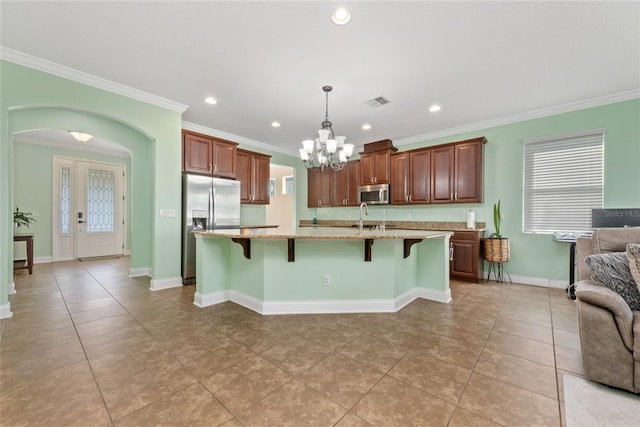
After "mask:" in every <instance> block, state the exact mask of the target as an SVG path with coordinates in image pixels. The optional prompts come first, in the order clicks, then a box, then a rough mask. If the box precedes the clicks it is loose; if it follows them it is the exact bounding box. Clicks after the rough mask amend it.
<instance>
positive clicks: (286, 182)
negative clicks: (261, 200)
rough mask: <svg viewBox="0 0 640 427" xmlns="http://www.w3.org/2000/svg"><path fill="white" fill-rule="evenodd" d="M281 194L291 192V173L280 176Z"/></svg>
mask: <svg viewBox="0 0 640 427" xmlns="http://www.w3.org/2000/svg"><path fill="white" fill-rule="evenodd" d="M282 194H293V175H290V176H285V177H283V178H282Z"/></svg>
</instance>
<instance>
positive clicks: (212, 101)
mask: <svg viewBox="0 0 640 427" xmlns="http://www.w3.org/2000/svg"><path fill="white" fill-rule="evenodd" d="M204 102H206V103H207V104H209V105H215V104H217V103H218V101H216V99H215V98H214V97H212V96H207V97H206V98H205V99H204Z"/></svg>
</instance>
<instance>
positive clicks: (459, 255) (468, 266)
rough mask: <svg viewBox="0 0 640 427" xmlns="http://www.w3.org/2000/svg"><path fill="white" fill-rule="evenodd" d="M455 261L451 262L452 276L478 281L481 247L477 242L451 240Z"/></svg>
mask: <svg viewBox="0 0 640 427" xmlns="http://www.w3.org/2000/svg"><path fill="white" fill-rule="evenodd" d="M449 244H450V246H451V248H453V260H452V261H450V265H449V270H450V274H451V276H458V277H461V278H470V279H477V277H478V259H479V253H480V246H479V243H478V241H475V240H451V241H450V243H449Z"/></svg>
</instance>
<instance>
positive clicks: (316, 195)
mask: <svg viewBox="0 0 640 427" xmlns="http://www.w3.org/2000/svg"><path fill="white" fill-rule="evenodd" d="M320 173H321V171H320V169H309V170H307V206H308V207H310V208H317V207H319V206H320V201H321V199H322V176H321V175H320Z"/></svg>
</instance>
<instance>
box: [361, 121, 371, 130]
mask: <svg viewBox="0 0 640 427" xmlns="http://www.w3.org/2000/svg"><path fill="white" fill-rule="evenodd" d="M369 129H371V125H370V124H369V123H365V124H363V125H362V130H369Z"/></svg>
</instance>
